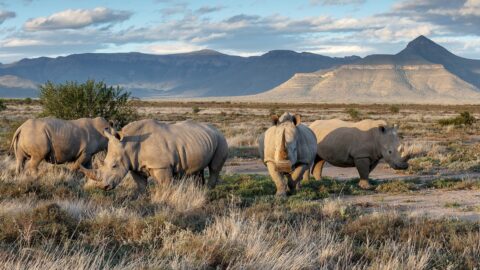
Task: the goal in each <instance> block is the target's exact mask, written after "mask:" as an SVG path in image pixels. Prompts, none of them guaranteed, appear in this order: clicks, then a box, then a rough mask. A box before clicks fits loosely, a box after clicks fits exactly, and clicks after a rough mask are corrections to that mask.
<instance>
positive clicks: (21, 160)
mask: <svg viewBox="0 0 480 270" xmlns="http://www.w3.org/2000/svg"><path fill="white" fill-rule="evenodd" d="M25 158H26V157H25V155H24V154H23V152H22V151H20V150H19V149H17V151H16V153H15V159H16V166H15V173H16V174H19V173H20V172H21V171H22V170H23V166H24V165H25Z"/></svg>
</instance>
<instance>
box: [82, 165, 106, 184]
mask: <svg viewBox="0 0 480 270" xmlns="http://www.w3.org/2000/svg"><path fill="white" fill-rule="evenodd" d="M79 170H80V171H81V172H82V173H83V174H85V175H86V176H87V177H88V178H90V179H92V180H93V181H97V182H100V181H101V180H100V179H99V177H98V175H97V172H96V171H95V170H93V169H87V168H85V167H83V166H82V165H80V168H79Z"/></svg>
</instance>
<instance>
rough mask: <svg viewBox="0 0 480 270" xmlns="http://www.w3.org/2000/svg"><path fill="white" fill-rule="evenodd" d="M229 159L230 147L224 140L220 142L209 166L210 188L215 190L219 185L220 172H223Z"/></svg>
mask: <svg viewBox="0 0 480 270" xmlns="http://www.w3.org/2000/svg"><path fill="white" fill-rule="evenodd" d="M227 157H228V145H227V142H226V141H225V140H224V139H223V140H221V141H220V142H219V145H218V146H217V149H216V150H215V153H214V155H213V158H212V160H211V161H210V164H208V172H209V174H210V176H209V177H208V181H207V185H208V187H209V188H214V187H215V186H216V185H217V182H218V179H219V176H220V172H221V171H222V168H223V164H224V163H225V161H226V160H227Z"/></svg>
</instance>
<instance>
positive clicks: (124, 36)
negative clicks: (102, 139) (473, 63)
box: [0, 0, 480, 63]
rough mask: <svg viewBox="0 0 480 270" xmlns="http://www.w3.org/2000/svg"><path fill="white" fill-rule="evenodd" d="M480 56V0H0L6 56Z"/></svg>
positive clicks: (0, 56)
mask: <svg viewBox="0 0 480 270" xmlns="http://www.w3.org/2000/svg"><path fill="white" fill-rule="evenodd" d="M419 35H425V36H427V37H428V38H430V39H432V40H434V41H435V42H437V43H439V44H441V45H442V46H444V47H446V48H447V49H449V50H450V51H452V52H454V53H455V54H457V55H460V56H463V57H467V58H475V59H480V0H430V1H428V0H413V1H412V0H397V1H394V0H384V1H382V0H290V1H286V0H241V1H239V0H235V1H233V0H224V1H217V0H196V1H183V0H136V1H124V0H96V1H94V0H0V62H1V63H11V62H14V61H18V60H20V59H22V58H33V57H40V56H49V57H55V56H61V55H68V54H74V53H87V52H102V53H113V52H133V51H135V52H143V53H152V54H169V53H182V52H189V51H196V50H202V49H213V50H217V51H220V52H223V53H227V54H234V55H241V56H250V55H260V54H263V53H266V52H268V51H270V50H276V49H286V50H294V51H298V52H304V51H306V52H312V53H318V54H323V55H328V56H349V55H359V56H365V55H368V54H374V53H396V52H398V51H400V50H401V49H403V48H404V47H405V45H406V44H407V43H408V42H409V41H411V40H412V39H414V38H415V37H417V36H419Z"/></svg>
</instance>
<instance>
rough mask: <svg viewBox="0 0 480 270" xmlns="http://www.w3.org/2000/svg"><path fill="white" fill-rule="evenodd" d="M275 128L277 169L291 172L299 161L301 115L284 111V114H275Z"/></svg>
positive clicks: (273, 118)
mask: <svg viewBox="0 0 480 270" xmlns="http://www.w3.org/2000/svg"><path fill="white" fill-rule="evenodd" d="M272 120H273V124H274V125H275V126H276V129H275V156H274V159H275V166H276V167H277V171H280V172H290V171H292V169H293V166H294V165H295V164H296V163H297V141H298V138H297V125H299V124H300V121H301V117H300V115H291V114H290V113H284V114H283V115H282V116H280V117H278V116H276V115H275V116H273V117H272Z"/></svg>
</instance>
